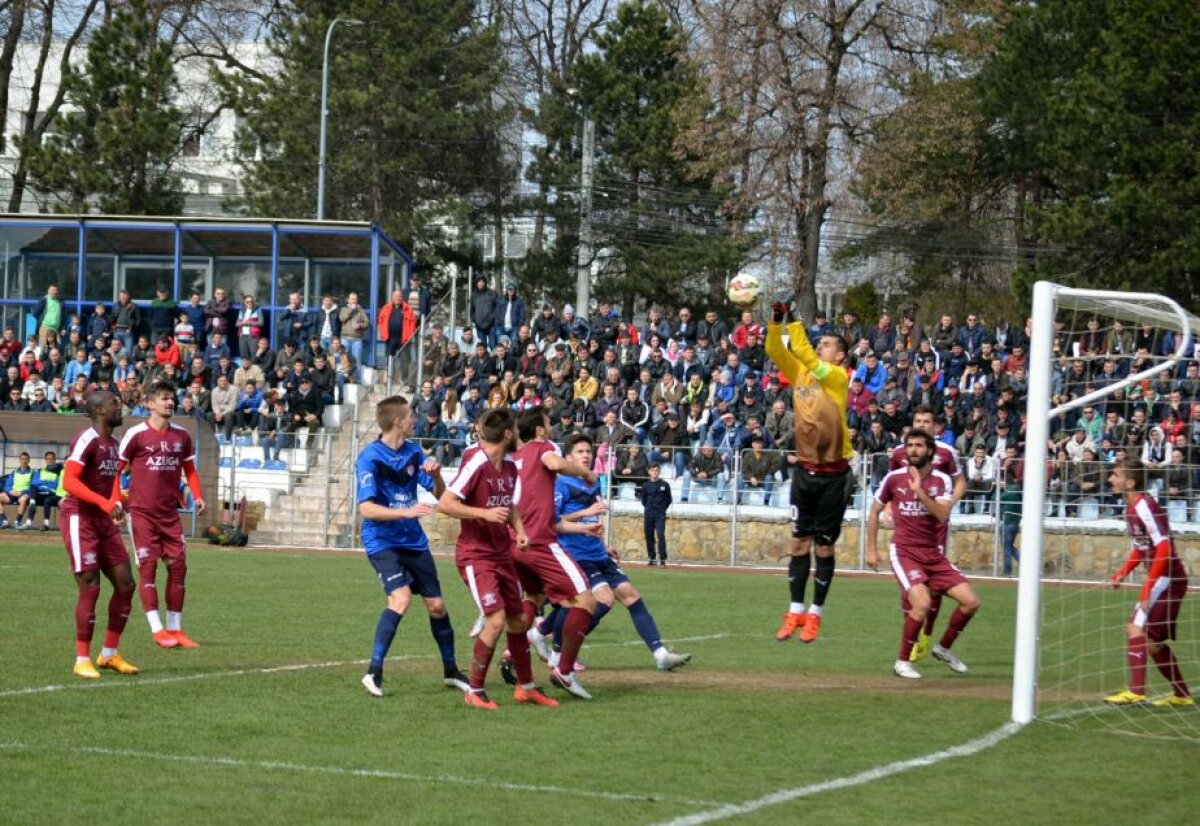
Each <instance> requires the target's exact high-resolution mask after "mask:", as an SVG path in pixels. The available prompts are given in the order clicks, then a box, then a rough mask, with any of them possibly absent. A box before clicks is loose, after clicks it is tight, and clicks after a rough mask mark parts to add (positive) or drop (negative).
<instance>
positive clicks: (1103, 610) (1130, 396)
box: [1005, 282, 1200, 740]
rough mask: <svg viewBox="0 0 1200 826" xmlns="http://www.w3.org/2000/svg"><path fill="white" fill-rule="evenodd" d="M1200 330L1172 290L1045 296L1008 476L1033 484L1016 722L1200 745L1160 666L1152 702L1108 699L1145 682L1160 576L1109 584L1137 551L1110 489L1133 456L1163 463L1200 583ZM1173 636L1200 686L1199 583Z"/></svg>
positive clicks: (1183, 669)
mask: <svg viewBox="0 0 1200 826" xmlns="http://www.w3.org/2000/svg"><path fill="white" fill-rule="evenodd" d="M1192 330H1193V319H1192V318H1191V317H1190V316H1189V315H1188V313H1186V312H1185V311H1184V310H1183V309H1182V308H1181V307H1180V306H1179V305H1178V304H1177V303H1176V302H1174V301H1172V300H1171V299H1169V298H1166V297H1163V296H1159V295H1152V294H1144V293H1118V292H1107V291H1097V290H1085V289H1076V288H1068V287H1062V286H1059V285H1056V284H1051V283H1049V282H1039V283H1038V284H1037V285H1036V287H1035V289H1034V300H1033V321H1032V326H1031V328H1030V336H1029V338H1030V342H1029V345H1030V346H1029V355H1028V357H1029V370H1028V379H1029V387H1028V405H1027V414H1028V419H1027V423H1026V433H1025V453H1024V456H1023V457H1021V459H1020V461H1019V463H1016V462H1013V463H1011V465H1012V466H1011V468H1010V472H1009V474H1008V482H1007V483H1008V484H1012V485H1014V486H1015V485H1016V484H1018V483H1019V484H1020V485H1021V509H1022V513H1021V518H1020V529H1019V534H1018V535H1017V537H1016V540H1015V542H1013V543H1012V544H1013V546H1014V547H1019V550H1018V551H1017V553H1018V554H1019V556H1020V562H1019V576H1020V582H1019V588H1018V609H1017V633H1016V653H1015V668H1014V678H1013V712H1012V713H1013V719H1014V720H1015V721H1016V722H1019V723H1025V722H1029V721H1030V720H1032V719H1033V718H1034V717H1036V718H1037V719H1039V720H1045V721H1051V722H1055V723H1059V724H1063V725H1075V726H1080V725H1087V726H1095V727H1100V728H1105V729H1111V730H1113V731H1117V732H1121V733H1125V734H1136V735H1141V736H1151V737H1172V738H1186V739H1190V740H1200V725H1198V724H1200V711H1198V710H1197V708H1196V707H1184V706H1179V705H1171V704H1166V703H1160V704H1155V703H1154V701H1155V700H1162V699H1163V698H1169V697H1171V696H1174V695H1175V694H1176V693H1178V692H1177V691H1175V690H1173V688H1172V683H1171V682H1170V681H1168V679H1167V678H1166V677H1164V675H1163V674H1162V673H1160V669H1159V667H1157V666H1158V662H1157V661H1156V659H1154V658H1151V657H1149V656H1147V662H1146V664H1145V674H1146V683H1145V686H1146V688H1145V694H1146V695H1147V699H1148V702H1146V703H1144V704H1136V705H1119V704H1114V703H1110V702H1107V701H1106V698H1108V697H1111V696H1113V695H1116V694H1118V693H1119V692H1121V691H1123V690H1126V689H1127V688H1128V687H1129V686H1130V680H1131V666H1130V658H1129V656H1128V655H1127V650H1128V642H1127V630H1126V629H1127V625H1128V623H1129V621H1130V619H1131V617H1132V616H1133V612H1134V607H1135V604H1137V603H1138V602H1139V596H1140V592H1141V587H1142V584H1143V583H1144V582H1145V577H1146V574H1147V568H1146V566H1145V565H1139V566H1138V568H1137V569H1136V570H1135V571H1134V572H1132V573H1131V574H1130V575H1129V577H1128V578H1127V579H1126V580H1125V581H1124V583H1122V584H1121V585H1120V586H1119V587H1115V588H1114V587H1112V586H1111V584H1110V577H1111V575H1112V574H1113V573H1115V572H1117V571H1119V570H1120V569H1121V567H1122V565H1123V564H1124V562H1125V560H1126V559H1127V558H1128V557H1129V553H1130V547H1131V541H1130V538H1129V536H1128V534H1127V532H1126V525H1125V504H1124V502H1123V501H1122V499H1121V498H1120V497H1119V496H1118V495H1117V494H1116V493H1114V491H1113V490H1112V488H1111V486H1110V483H1109V475H1110V473H1111V471H1112V468H1113V466H1114V464H1115V463H1116V462H1118V461H1120V460H1121V459H1122V457H1123V455H1124V454H1126V453H1132V454H1134V455H1136V456H1138V457H1139V458H1142V459H1143V460H1144V461H1145V464H1146V466H1147V467H1148V468H1150V469H1151V472H1150V474H1149V476H1150V479H1149V481H1148V482H1147V485H1146V488H1147V492H1148V494H1149V495H1150V496H1152V497H1154V499H1155V500H1156V501H1157V502H1158V503H1159V504H1160V505H1161V506H1162V507H1163V508H1164V510H1165V511H1166V513H1167V516H1168V518H1169V522H1170V528H1171V533H1172V535H1173V537H1174V541H1175V547H1176V553H1177V554H1178V556H1179V557H1180V559H1181V560H1182V561H1183V563H1184V566H1185V567H1186V568H1187V569H1188V574H1189V576H1191V577H1193V583H1194V584H1200V582H1198V581H1197V579H1196V575H1197V574H1200V570H1198V568H1200V566H1198V565H1197V563H1198V562H1200V552H1198V551H1197V549H1200V490H1198V489H1197V482H1198V481H1200V479H1198V474H1197V473H1196V471H1197V467H1196V466H1195V464H1194V461H1195V460H1194V458H1193V453H1194V451H1195V450H1196V445H1197V438H1196V437H1197V436H1200V412H1197V413H1195V414H1194V413H1193V411H1192V403H1193V401H1200V398H1198V397H1197V394H1198V393H1200V379H1197V380H1196V381H1195V382H1193V381H1192V379H1194V378H1196V375H1195V368H1192V369H1191V370H1190V371H1189V369H1188V365H1189V364H1194V363H1195V356H1196V352H1195V341H1194V338H1193V334H1192ZM1198 408H1200V405H1198ZM1014 524H1015V522H1014ZM1010 538H1011V537H1009V536H1006V537H1005V539H1006V540H1008V539H1010ZM1165 642H1166V643H1167V644H1168V645H1169V647H1170V650H1171V652H1172V653H1173V655H1174V658H1175V660H1176V662H1177V665H1178V671H1179V673H1181V674H1182V676H1183V678H1184V679H1185V680H1189V681H1190V682H1189V686H1191V687H1193V689H1194V690H1195V689H1200V593H1197V592H1196V589H1195V588H1192V589H1190V590H1189V592H1188V596H1187V597H1185V598H1184V599H1183V600H1182V602H1181V604H1180V610H1179V613H1178V619H1177V622H1176V626H1175V639H1173V640H1167V641H1165ZM1135 651H1136V649H1135ZM1161 658H1163V656H1162V655H1160V659H1161ZM1134 661H1135V662H1136V661H1137V654H1136V653H1135V657H1134ZM1162 670H1163V671H1168V672H1169V670H1170V669H1169V663H1164V665H1163V669H1162Z"/></svg>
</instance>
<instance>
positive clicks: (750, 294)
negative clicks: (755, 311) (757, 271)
mask: <svg viewBox="0 0 1200 826" xmlns="http://www.w3.org/2000/svg"><path fill="white" fill-rule="evenodd" d="M760 293H762V284H761V283H760V282H759V280H758V279H757V278H755V277H754V276H753V275H749V274H748V273H744V272H743V273H738V274H737V275H735V276H734V277H733V279H732V280H731V281H730V282H729V286H728V287H727V288H726V290H725V294H726V295H727V296H728V297H729V301H730V303H731V304H736V305H738V306H739V307H749V306H751V305H752V304H754V303H755V302H756V301H758V296H759V294H760Z"/></svg>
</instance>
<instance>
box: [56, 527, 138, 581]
mask: <svg viewBox="0 0 1200 826" xmlns="http://www.w3.org/2000/svg"><path fill="white" fill-rule="evenodd" d="M58 530H59V532H60V533H61V534H62V538H63V544H64V545H65V546H66V548H67V559H68V560H69V561H70V563H71V573H73V574H81V573H83V572H84V571H96V570H101V571H103V570H107V569H109V568H115V567H117V566H118V565H122V564H126V563H128V562H129V552H128V551H127V550H125V542H124V541H123V540H122V539H121V530H120V528H118V527H117V524H116V523H115V522H113V521H112V517H111V516H104V515H102V514H96V515H93V514H89V513H79V512H78V511H76V512H74V513H71V512H68V513H64V514H60V515H59V519H58Z"/></svg>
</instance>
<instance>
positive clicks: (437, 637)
mask: <svg viewBox="0 0 1200 826" xmlns="http://www.w3.org/2000/svg"><path fill="white" fill-rule="evenodd" d="M429 630H430V632H432V633H433V639H434V641H435V642H436V643H437V647H438V653H440V654H441V655H442V665H443V666H445V667H446V668H452V667H456V664H455V660H454V627H453V626H452V625H450V614H448V613H446V614H442V615H441V616H440V617H433V616H431V617H430V618H429Z"/></svg>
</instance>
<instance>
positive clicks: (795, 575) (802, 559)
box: [788, 553, 812, 602]
mask: <svg viewBox="0 0 1200 826" xmlns="http://www.w3.org/2000/svg"><path fill="white" fill-rule="evenodd" d="M811 566H812V554H811V553H807V554H804V555H803V556H793V557H792V561H791V562H789V563H788V585H789V586H790V587H791V589H792V602H804V592H805V591H806V590H808V571H809V568H810V567H811Z"/></svg>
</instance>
